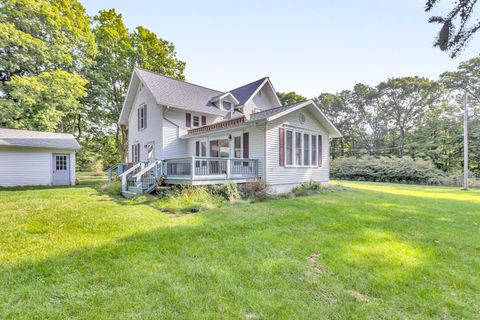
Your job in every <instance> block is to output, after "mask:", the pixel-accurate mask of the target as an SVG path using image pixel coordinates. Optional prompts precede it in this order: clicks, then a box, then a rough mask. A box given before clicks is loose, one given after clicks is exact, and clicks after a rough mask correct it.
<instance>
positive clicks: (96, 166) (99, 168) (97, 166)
mask: <svg viewBox="0 0 480 320" xmlns="http://www.w3.org/2000/svg"><path fill="white" fill-rule="evenodd" d="M90 170H92V173H93V175H94V176H101V175H102V174H103V162H102V160H96V161H95V162H93V163H92V165H91V167H90Z"/></svg>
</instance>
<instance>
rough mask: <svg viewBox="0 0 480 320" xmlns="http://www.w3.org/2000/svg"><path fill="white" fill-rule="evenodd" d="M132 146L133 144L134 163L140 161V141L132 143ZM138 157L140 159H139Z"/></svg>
mask: <svg viewBox="0 0 480 320" xmlns="http://www.w3.org/2000/svg"><path fill="white" fill-rule="evenodd" d="M132 146H133V150H132V151H133V152H132V153H133V154H132V162H133V163H137V162H140V143H138V142H135V143H133V144H132ZM137 157H138V159H137Z"/></svg>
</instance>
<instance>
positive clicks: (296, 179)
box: [266, 109, 330, 192]
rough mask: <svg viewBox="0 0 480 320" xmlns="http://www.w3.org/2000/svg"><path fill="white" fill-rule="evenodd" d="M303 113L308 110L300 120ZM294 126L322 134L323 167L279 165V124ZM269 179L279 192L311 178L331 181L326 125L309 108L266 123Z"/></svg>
mask: <svg viewBox="0 0 480 320" xmlns="http://www.w3.org/2000/svg"><path fill="white" fill-rule="evenodd" d="M300 113H304V114H305V118H306V121H305V123H304V124H301V123H300V120H299V116H300ZM282 126H283V127H285V128H288V127H294V128H298V129H304V130H309V131H310V132H312V133H315V134H317V135H322V136H323V141H322V142H323V148H322V154H323V156H322V166H321V167H281V166H280V165H279V148H280V142H279V128H280V127H282ZM266 143H267V150H266V154H267V179H266V180H267V183H269V184H270V185H272V187H273V188H274V189H276V190H277V191H278V192H284V191H288V190H289V189H291V188H293V187H294V186H296V185H298V184H299V183H301V182H306V181H310V180H314V181H320V182H324V183H328V180H329V171H330V161H329V153H328V152H329V144H330V142H329V136H328V133H327V131H326V130H325V128H323V127H322V125H321V124H320V123H319V122H318V121H317V120H316V119H315V117H314V116H313V115H312V114H311V113H310V112H309V111H307V110H306V109H301V110H298V111H296V112H292V113H290V114H287V115H285V116H284V117H281V118H279V119H276V120H273V121H271V122H269V123H267V132H266Z"/></svg>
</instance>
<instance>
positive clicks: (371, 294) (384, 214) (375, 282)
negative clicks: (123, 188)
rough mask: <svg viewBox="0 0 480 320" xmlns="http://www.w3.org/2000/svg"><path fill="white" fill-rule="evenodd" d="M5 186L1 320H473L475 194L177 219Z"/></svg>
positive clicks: (366, 189)
mask: <svg viewBox="0 0 480 320" xmlns="http://www.w3.org/2000/svg"><path fill="white" fill-rule="evenodd" d="M80 182H81V183H80V185H79V186H77V187H74V188H21V189H3V190H0V233H1V234H2V237H0V284H1V286H0V318H7V319H31V318H41V319H65V318H76V319H131V318H143V319H160V318H162V319H165V318H167V319H168V318H170V319H173V318H183V319H187V318H210V319H212V318H238V319H292V318H295V319H312V318H330V319H346V318H348V319H351V318H359V319H362V318H385V319H406V318H409V319H426V318H439V319H460V318H465V319H475V318H476V319H478V318H479V317H480V299H478V293H479V292H480V276H479V273H478V270H479V269H480V191H479V190H475V191H469V192H465V191H461V190H459V189H455V188H446V187H425V186H411V185H393V184H380V183H360V182H348V183H347V182H342V184H343V185H345V186H346V188H347V190H345V191H338V192H331V193H324V194H319V195H313V196H306V197H299V198H290V199H280V200H274V201H267V202H261V203H255V204H246V203H240V204H236V205H234V206H226V207H223V208H220V209H214V210H210V211H204V212H200V213H196V214H189V215H180V216H171V215H167V214H166V213H163V212H161V211H160V210H157V209H155V208H154V206H152V205H151V201H145V202H141V201H140V202H139V201H129V200H123V199H119V198H115V197H112V196H111V195H110V194H109V193H107V192H105V191H102V190H101V189H100V187H99V185H100V183H101V181H100V178H98V177H89V176H85V175H84V176H82V177H80Z"/></svg>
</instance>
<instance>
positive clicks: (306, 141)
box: [303, 133, 310, 166]
mask: <svg viewBox="0 0 480 320" xmlns="http://www.w3.org/2000/svg"><path fill="white" fill-rule="evenodd" d="M303 165H304V166H309V165H310V135H309V134H308V133H304V134H303Z"/></svg>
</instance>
